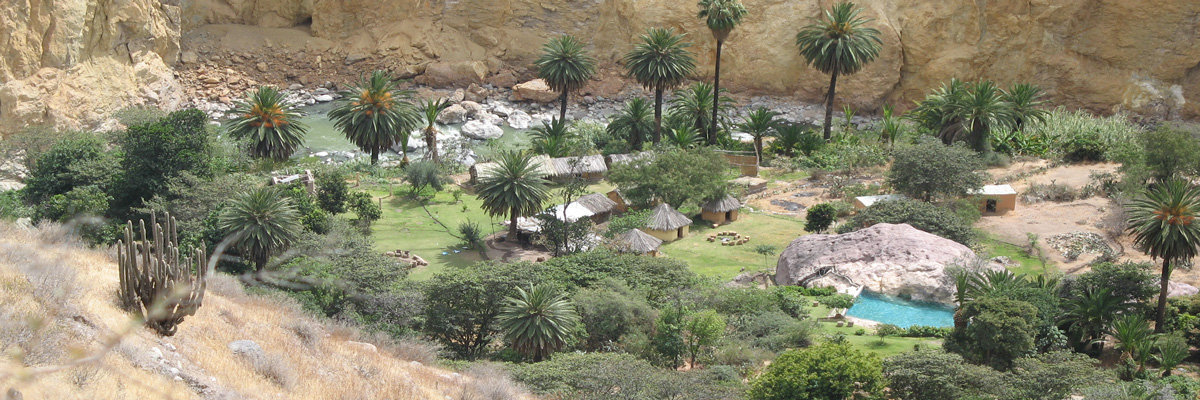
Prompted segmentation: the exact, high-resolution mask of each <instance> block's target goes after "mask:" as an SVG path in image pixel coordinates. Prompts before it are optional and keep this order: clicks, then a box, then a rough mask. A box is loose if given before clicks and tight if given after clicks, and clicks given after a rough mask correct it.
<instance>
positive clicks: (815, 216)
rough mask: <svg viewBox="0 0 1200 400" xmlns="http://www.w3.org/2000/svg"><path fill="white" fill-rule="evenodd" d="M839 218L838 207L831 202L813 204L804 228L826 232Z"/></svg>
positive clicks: (810, 230)
mask: <svg viewBox="0 0 1200 400" xmlns="http://www.w3.org/2000/svg"><path fill="white" fill-rule="evenodd" d="M836 218H837V209H836V208H834V207H833V205H832V204H829V203H821V204H817V205H815V206H812V207H811V208H809V209H808V215H807V216H806V217H805V223H804V230H806V231H809V232H816V233H820V232H824V231H825V230H826V229H829V226H830V225H833V221H834V220H835V219H836Z"/></svg>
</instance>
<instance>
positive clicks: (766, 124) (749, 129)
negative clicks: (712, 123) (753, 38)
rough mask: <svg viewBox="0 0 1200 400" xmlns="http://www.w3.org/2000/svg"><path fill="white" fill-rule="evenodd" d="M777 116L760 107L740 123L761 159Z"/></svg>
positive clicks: (739, 127) (756, 154) (773, 129)
mask: <svg viewBox="0 0 1200 400" xmlns="http://www.w3.org/2000/svg"><path fill="white" fill-rule="evenodd" d="M713 1H720V0H713ZM777 116H779V113H777V112H774V111H771V110H768V109H767V108H766V107H759V108H756V109H754V110H751V111H750V112H749V113H747V114H746V120H745V121H744V122H742V123H741V124H740V125H738V129H741V130H743V131H746V133H749V134H750V136H753V137H754V155H755V156H758V158H759V159H760V160H761V159H762V154H763V142H762V140H763V138H764V137H767V136H770V135H771V134H772V133H773V132H775V127H776V125H778V123H777V122H776V121H775V117H777Z"/></svg>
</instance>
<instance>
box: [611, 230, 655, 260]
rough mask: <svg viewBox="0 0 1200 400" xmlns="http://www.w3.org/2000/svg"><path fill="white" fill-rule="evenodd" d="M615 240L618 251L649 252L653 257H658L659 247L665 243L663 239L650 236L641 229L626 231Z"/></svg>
mask: <svg viewBox="0 0 1200 400" xmlns="http://www.w3.org/2000/svg"><path fill="white" fill-rule="evenodd" d="M613 242H614V244H615V245H616V248H617V251H618V252H621V253H634V254H649V255H650V256H651V257H658V247H659V246H662V244H663V241H662V239H659V238H656V237H654V236H650V235H648V234H646V232H642V231H641V230H639V229H630V230H628V231H625V233H622V234H620V235H617V237H616V239H613Z"/></svg>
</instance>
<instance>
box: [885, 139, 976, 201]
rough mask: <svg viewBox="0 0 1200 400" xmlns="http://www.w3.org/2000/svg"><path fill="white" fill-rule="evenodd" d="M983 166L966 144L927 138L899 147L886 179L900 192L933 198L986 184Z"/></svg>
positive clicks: (951, 194) (925, 198) (923, 198)
mask: <svg viewBox="0 0 1200 400" xmlns="http://www.w3.org/2000/svg"><path fill="white" fill-rule="evenodd" d="M981 169H983V163H981V162H980V161H979V156H978V155H977V154H976V153H975V152H974V151H972V150H971V149H969V148H967V147H966V146H963V145H961V144H956V145H953V146H946V145H943V144H941V143H939V142H937V141H935V140H925V141H922V142H921V143H918V144H916V145H913V146H907V147H902V148H900V149H898V150H896V152H895V161H894V162H893V163H892V167H891V169H890V170H888V176H887V180H888V183H889V184H890V185H892V187H894V188H895V189H896V190H897V191H899V192H900V193H903V194H905V195H907V196H909V197H912V198H914V199H919V200H924V201H930V200H933V199H935V198H954V197H962V196H966V195H967V194H969V193H970V192H971V191H973V190H977V189H979V188H980V187H981V186H983V174H982V173H980V172H979V171H980V170H981Z"/></svg>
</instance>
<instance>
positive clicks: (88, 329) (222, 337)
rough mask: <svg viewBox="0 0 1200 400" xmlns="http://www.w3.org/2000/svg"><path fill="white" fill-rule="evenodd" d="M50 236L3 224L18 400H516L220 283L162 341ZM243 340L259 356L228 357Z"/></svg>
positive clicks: (6, 334)
mask: <svg viewBox="0 0 1200 400" xmlns="http://www.w3.org/2000/svg"><path fill="white" fill-rule="evenodd" d="M57 229H59V228H56V227H41V228H38V229H35V230H33V231H24V230H21V229H19V228H15V227H12V226H9V225H0V391H6V390H8V389H9V388H12V389H15V390H17V391H20V392H21V393H22V394H23V395H24V398H27V399H59V398H61V399H162V398H166V399H190V398H222V397H230V398H248V399H279V398H295V399H350V398H355V399H357V398H372V399H433V398H437V399H446V398H448V397H449V398H496V399H504V398H521V397H513V396H507V397H462V394H463V393H466V392H470V393H481V392H482V390H481V389H478V388H476V386H479V385H484V386H489V387H490V386H503V384H502V383H488V382H504V379H506V378H504V377H500V378H497V377H496V376H492V375H481V376H480V378H473V377H472V376H469V375H457V374H452V373H450V372H449V371H444V370H440V369H437V368H432V367H428V366H426V365H424V364H429V362H430V361H433V356H431V354H436V352H437V350H436V347H430V346H424V345H420V344H415V343H408V344H406V342H396V343H384V344H380V345H377V346H378V348H379V351H375V352H372V351H369V350H367V349H364V346H361V345H355V344H354V343H348V342H349V341H352V340H358V339H360V337H362V336H364V335H362V334H361V333H359V332H357V331H356V330H354V329H352V328H334V327H326V326H323V325H322V324H321V323H319V322H317V321H314V320H312V319H310V318H308V317H307V316H304V315H303V314H302V313H300V312H299V311H298V308H297V307H296V306H295V304H294V303H292V302H286V301H282V300H281V299H279V298H270V297H262V296H256V295H248V294H246V293H245V292H244V291H242V290H241V285H240V284H238V282H237V281H236V280H235V279H233V278H230V277H222V276H220V275H218V276H217V277H215V278H214V279H213V280H212V281H211V283H210V285H211V286H210V287H212V290H211V291H210V292H209V293H208V294H207V295H206V297H205V301H204V305H203V306H202V307H201V308H200V309H199V311H198V312H197V314H196V315H195V316H192V317H189V318H188V319H186V320H185V321H184V322H183V324H182V325H181V326H180V328H179V332H178V333H177V334H176V335H175V336H172V337H159V336H157V335H155V334H154V333H153V332H151V331H149V330H147V329H144V328H141V327H138V326H136V325H135V324H132V323H131V316H130V315H129V314H128V313H125V312H124V311H121V310H120V309H118V308H117V307H116V304H115V302H114V299H115V295H114V293H115V291H116V290H117V268H116V265H115V263H114V261H113V259H112V257H111V255H109V254H107V253H106V252H103V251H96V250H89V249H86V248H83V247H82V246H80V245H79V244H78V242H77V241H75V240H73V239H70V238H63V237H61V236H60V235H61V233H62V232H61V231H58V230H57ZM242 339H248V340H253V341H254V342H255V343H257V344H258V345H259V346H260V347H262V349H263V356H262V357H259V359H258V360H248V359H246V358H243V357H240V356H237V355H235V354H233V352H232V351H230V350H229V349H228V347H227V346H228V344H229V343H230V342H233V341H236V340H242ZM109 350H111V351H109ZM97 355H98V357H95V360H94V361H92V362H79V360H81V359H84V358H85V357H88V356H97ZM397 355H405V356H410V357H412V359H415V360H416V361H420V363H421V364H414V363H411V362H410V361H412V360H411V359H408V358H404V357H397ZM60 366H61V367H62V368H59V367H60ZM176 377H178V378H176ZM477 380H478V382H477ZM510 385H511V384H510ZM468 387H471V388H470V389H468ZM489 393H490V392H489ZM513 393H518V392H513ZM520 396H523V395H520Z"/></svg>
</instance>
